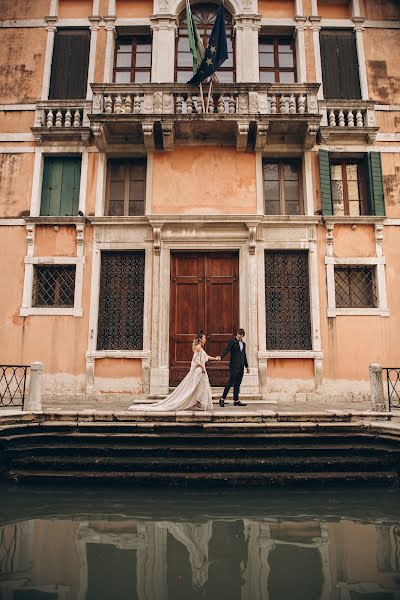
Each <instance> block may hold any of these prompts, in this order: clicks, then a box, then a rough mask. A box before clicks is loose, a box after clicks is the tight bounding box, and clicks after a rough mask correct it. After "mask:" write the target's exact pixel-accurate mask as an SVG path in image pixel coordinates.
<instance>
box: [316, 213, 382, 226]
mask: <svg viewBox="0 0 400 600" xmlns="http://www.w3.org/2000/svg"><path fill="white" fill-rule="evenodd" d="M322 219H323V221H325V222H326V223H332V224H333V225H335V224H338V225H341V224H343V225H357V224H358V225H374V224H375V223H383V222H384V221H385V219H386V217H385V216H383V217H382V216H377V215H363V216H360V217H358V216H357V217H350V216H348V215H346V216H339V215H325V216H323V217H322Z"/></svg>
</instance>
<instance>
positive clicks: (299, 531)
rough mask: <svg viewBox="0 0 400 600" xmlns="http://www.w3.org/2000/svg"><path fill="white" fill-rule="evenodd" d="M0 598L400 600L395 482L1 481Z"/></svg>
mask: <svg viewBox="0 0 400 600" xmlns="http://www.w3.org/2000/svg"><path fill="white" fill-rule="evenodd" d="M0 598H1V599H2V600H56V599H57V600H136V599H137V600H191V599H193V600H194V599H210V600H211V599H212V600H235V599H238V600H239V599H240V600H267V599H268V600H320V599H321V600H322V599H323V600H325V599H329V600H399V599H400V492H399V491H398V490H389V489H388V490H372V489H365V488H357V487H356V488H354V487H353V488H351V489H349V488H345V489H336V490H332V489H329V490H321V489H297V488H296V489H295V490H290V489H285V488H281V489H279V490H276V489H273V490H270V489H262V490H261V489H256V490H254V489H247V490H246V489H243V488H242V489H240V490H238V489H234V488H232V489H224V490H223V491H221V490H214V489H209V490H204V489H202V490H200V491H199V490H187V489H176V488H172V489H171V488H169V489H165V488H164V489H157V488H155V489H153V488H152V489H140V490H138V489H136V488H126V487H111V486H110V487H107V488H104V487H79V486H68V487H67V486H66V487H48V486H44V487H14V486H11V485H9V484H4V483H3V484H1V485H0Z"/></svg>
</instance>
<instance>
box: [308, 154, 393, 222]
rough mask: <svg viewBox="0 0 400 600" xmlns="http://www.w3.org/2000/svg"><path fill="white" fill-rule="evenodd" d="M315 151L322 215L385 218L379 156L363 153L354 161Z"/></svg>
mask: <svg viewBox="0 0 400 600" xmlns="http://www.w3.org/2000/svg"><path fill="white" fill-rule="evenodd" d="M331 154H332V153H331V152H328V151H327V150H320V151H319V175H320V192H321V205H322V214H323V215H337V216H346V215H347V216H350V217H355V216H363V215H376V216H384V215H385V198H384V191H383V176H382V165H381V155H380V153H379V152H367V153H366V154H364V155H361V157H360V155H357V156H356V157H351V156H346V157H343V158H342V157H340V156H338V155H337V154H336V155H335V154H334V155H333V156H331Z"/></svg>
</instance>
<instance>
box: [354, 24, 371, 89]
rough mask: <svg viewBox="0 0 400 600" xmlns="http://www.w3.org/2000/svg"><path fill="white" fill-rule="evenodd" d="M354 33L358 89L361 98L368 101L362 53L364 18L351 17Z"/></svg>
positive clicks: (364, 63)
mask: <svg viewBox="0 0 400 600" xmlns="http://www.w3.org/2000/svg"><path fill="white" fill-rule="evenodd" d="M352 21H353V23H354V31H355V34H356V43H357V56H358V69H359V73H360V87H361V98H362V99H363V100H368V98H369V95H368V78H367V67H366V62H365V51H364V36H363V31H364V21H365V18H364V17H353V19H352Z"/></svg>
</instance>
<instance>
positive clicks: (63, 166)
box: [40, 156, 81, 216]
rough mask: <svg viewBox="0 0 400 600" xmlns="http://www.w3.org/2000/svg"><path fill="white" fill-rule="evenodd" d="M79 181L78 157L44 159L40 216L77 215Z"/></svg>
mask: <svg viewBox="0 0 400 600" xmlns="http://www.w3.org/2000/svg"><path fill="white" fill-rule="evenodd" d="M80 179H81V157H80V156H79V157H74V156H63V157H59V156H58V157H52V156H47V157H45V159H44V168H43V183H42V199H41V204H40V214H41V215H42V216H73V215H77V214H78V210H79V190H80Z"/></svg>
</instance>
